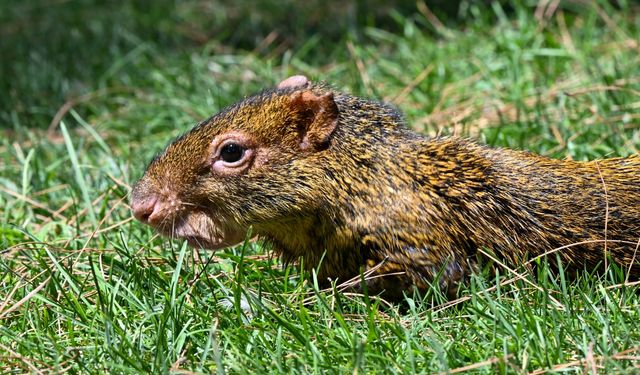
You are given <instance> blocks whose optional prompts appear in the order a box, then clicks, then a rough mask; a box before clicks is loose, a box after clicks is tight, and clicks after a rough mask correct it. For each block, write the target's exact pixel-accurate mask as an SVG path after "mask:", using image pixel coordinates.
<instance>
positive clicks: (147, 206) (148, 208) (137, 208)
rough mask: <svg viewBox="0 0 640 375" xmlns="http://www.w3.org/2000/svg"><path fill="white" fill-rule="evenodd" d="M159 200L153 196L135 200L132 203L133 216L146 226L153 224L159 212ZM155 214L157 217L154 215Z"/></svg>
mask: <svg viewBox="0 0 640 375" xmlns="http://www.w3.org/2000/svg"><path fill="white" fill-rule="evenodd" d="M159 208H160V207H159V205H158V198H156V197H154V196H151V197H145V198H143V199H135V198H134V199H133V201H132V202H131V209H132V210H133V216H135V218H136V219H138V220H140V221H141V222H143V223H145V224H151V221H155V220H154V218H157V216H158V215H157V211H158V210H159ZM154 213H155V214H156V215H154Z"/></svg>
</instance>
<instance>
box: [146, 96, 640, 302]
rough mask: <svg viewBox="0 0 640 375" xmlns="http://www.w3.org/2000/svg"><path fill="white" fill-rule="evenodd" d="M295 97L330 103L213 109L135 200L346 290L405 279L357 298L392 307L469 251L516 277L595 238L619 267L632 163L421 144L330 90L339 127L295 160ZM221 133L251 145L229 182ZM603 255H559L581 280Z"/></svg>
mask: <svg viewBox="0 0 640 375" xmlns="http://www.w3.org/2000/svg"><path fill="white" fill-rule="evenodd" d="M299 90H311V91H313V92H314V93H316V94H317V95H321V94H324V93H327V92H331V91H332V90H331V89H330V88H329V87H327V86H325V85H321V84H320V85H314V86H312V87H311V88H308V89H307V88H286V89H274V90H268V91H265V92H263V93H260V94H257V95H255V96H251V97H249V98H246V99H244V100H242V101H241V102H239V103H237V104H235V105H233V106H231V107H229V108H227V109H225V110H223V111H222V112H221V113H219V114H217V115H215V116H213V117H211V118H210V119H208V120H206V121H204V122H202V123H200V124H199V125H198V126H196V127H195V128H194V129H193V130H191V131H190V132H189V133H187V134H185V135H184V136H182V137H180V138H178V139H177V140H176V141H174V142H173V143H171V144H170V145H169V146H168V147H167V148H166V150H165V151H164V152H163V153H161V154H160V155H158V157H156V159H154V160H153V161H152V162H151V164H150V165H149V167H148V170H147V172H146V173H145V176H144V177H143V179H142V180H141V182H139V183H138V185H137V186H136V188H135V189H134V198H135V196H136V194H137V195H138V197H140V196H142V195H144V194H145V193H147V192H148V191H150V190H153V191H156V192H157V191H161V190H163V189H164V190H168V191H171V192H173V193H175V194H176V195H177V196H178V197H179V199H180V201H181V202H183V204H185V206H188V208H187V209H185V210H183V212H182V213H181V215H186V216H187V217H188V215H190V212H196V211H199V212H204V213H206V214H207V215H211V216H212V217H213V216H215V217H216V218H217V219H218V220H220V222H221V223H222V225H224V226H234V227H237V228H242V230H246V229H248V228H249V226H253V231H254V233H257V234H258V235H259V236H260V237H262V238H264V239H266V240H268V241H270V242H272V243H273V244H274V248H275V249H276V251H277V252H278V253H279V254H281V255H282V257H283V259H284V260H285V261H291V260H296V259H298V258H300V257H304V259H305V260H304V265H305V266H306V267H307V268H309V269H311V268H314V267H317V266H318V264H319V263H320V261H321V259H322V264H321V267H320V273H319V277H320V279H323V280H324V279H326V278H328V277H330V278H332V279H334V280H335V279H339V280H346V279H348V278H351V277H353V276H356V275H358V274H359V272H361V271H364V270H367V269H368V268H371V267H372V266H373V265H376V264H378V263H380V262H383V261H384V263H383V265H382V267H380V268H379V269H378V270H377V273H378V274H385V273H390V272H398V271H399V272H403V273H404V274H403V275H400V276H389V277H382V278H376V279H373V280H371V281H369V283H368V287H369V288H370V291H372V292H378V291H382V290H385V291H386V295H387V296H388V297H390V298H395V297H399V296H401V294H402V292H405V291H410V289H411V288H413V287H417V288H418V289H425V288H426V287H427V283H428V282H430V281H432V280H434V279H435V278H439V279H438V280H440V282H441V284H442V286H443V287H448V288H449V290H450V291H451V290H455V289H456V288H455V286H456V285H457V284H458V283H459V282H461V281H463V280H464V279H465V278H466V277H467V276H468V275H469V274H470V272H472V271H473V269H474V265H475V262H476V259H477V258H476V257H477V249H479V248H489V249H491V250H492V251H493V252H494V253H495V254H496V255H497V256H498V257H499V258H500V259H501V260H502V261H504V262H506V263H507V264H508V265H509V266H512V267H515V266H518V265H521V264H523V263H524V261H525V260H526V259H528V258H531V257H535V256H538V255H540V254H543V253H545V252H547V251H550V250H552V249H554V248H558V247H561V246H565V245H570V244H572V243H580V242H584V241H598V240H604V239H605V236H606V238H607V239H608V240H615V241H625V242H622V243H621V242H613V241H612V242H609V243H608V244H607V251H608V252H609V253H610V255H611V257H612V258H613V259H614V260H615V261H616V262H617V263H619V264H620V265H622V266H623V267H625V269H626V268H627V267H629V262H630V261H631V259H632V257H633V256H634V250H635V248H636V246H635V244H636V242H637V241H638V239H639V237H640V213H639V211H638V210H639V209H640V181H639V179H640V158H638V157H630V158H624V159H623V158H614V159H607V160H599V161H591V162H573V161H566V160H554V159H549V158H545V157H542V156H538V155H535V154H531V153H527V152H520V151H513V150H506V149H492V148H488V147H484V146H480V145H477V144H474V143H472V142H469V141H466V140H463V139H458V138H426V137H424V136H421V135H419V134H417V133H415V132H413V131H411V130H409V129H408V128H407V127H406V125H405V123H404V121H403V119H402V118H401V115H400V114H399V112H398V111H397V110H396V109H394V108H392V107H390V106H387V105H385V104H382V103H380V102H376V101H370V100H366V99H361V98H357V97H353V96H350V95H346V94H342V93H338V92H334V99H335V103H336V104H337V107H338V109H339V122H338V126H337V128H336V130H335V132H334V133H333V134H332V136H331V139H330V141H329V143H328V144H327V145H326V147H324V148H321V149H307V150H302V149H301V148H300V147H299V145H300V124H301V123H304V122H305V121H306V116H308V114H306V113H304V112H303V111H299V110H296V108H292V107H291V105H290V99H289V98H290V97H291V95H292V94H293V93H295V92H296V91H299ZM230 131H242V132H244V133H247V134H250V135H251V137H252V138H253V139H254V140H255V142H256V144H257V145H258V147H260V155H261V156H260V158H259V159H257V160H259V162H258V161H256V163H255V165H254V166H253V167H252V168H250V169H249V170H248V171H247V173H245V174H243V175H241V176H233V177H226V178H220V177H215V176H212V175H211V172H210V170H209V169H208V167H207V163H206V160H207V157H208V152H209V145H210V143H211V140H212V139H213V137H214V136H216V135H218V134H222V133H225V132H230ZM603 181H604V184H603ZM607 206H608V209H607ZM607 210H608V222H607V232H606V235H605V216H606V213H607ZM604 248H605V246H604V244H603V242H594V243H588V244H582V245H577V246H573V247H568V248H565V249H562V250H561V251H559V252H558V254H559V255H560V258H561V259H562V260H563V262H564V264H565V266H567V267H569V268H570V269H574V270H579V269H583V268H586V269H593V268H594V267H596V266H597V265H598V264H602V263H604ZM637 258H640V254H638V257H637ZM637 258H636V261H635V265H634V266H633V267H631V274H632V275H631V276H633V277H634V278H637V277H638V276H640V266H639V263H640V261H639V260H638V259H637ZM555 259H556V258H555V255H554V256H551V257H550V258H549V260H550V261H551V262H552V264H553V263H555Z"/></svg>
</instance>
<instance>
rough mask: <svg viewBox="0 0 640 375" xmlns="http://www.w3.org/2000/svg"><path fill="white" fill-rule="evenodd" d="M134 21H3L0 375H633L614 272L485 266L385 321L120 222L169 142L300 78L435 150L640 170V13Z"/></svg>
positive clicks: (215, 9)
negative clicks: (639, 157)
mask: <svg viewBox="0 0 640 375" xmlns="http://www.w3.org/2000/svg"><path fill="white" fill-rule="evenodd" d="M380 3H382V2H380ZM552 3H553V2H552ZM145 4H146V2H136V1H130V2H122V4H121V6H120V7H115V6H114V5H113V4H112V3H110V2H106V3H105V4H103V2H98V1H91V0H85V1H60V2H52V3H51V4H49V2H44V1H33V2H29V3H25V2H19V1H9V2H3V3H2V4H1V5H0V21H2V22H1V24H0V55H1V56H2V60H1V63H0V73H2V74H0V88H1V91H0V372H3V373H5V372H9V373H24V372H32V373H37V372H44V373H58V372H62V371H70V372H72V373H141V372H151V373H184V371H187V372H189V371H190V372H195V373H213V372H216V373H226V372H241V373H245V372H248V373H254V372H261V373H266V372H303V373H306V372H335V373H356V372H357V373H362V372H390V373H394V372H395V373H413V372H423V373H431V372H440V371H442V372H447V371H451V372H459V371H465V370H468V371H478V372H485V373H494V372H504V373H527V372H534V373H541V372H543V371H549V372H553V371H559V372H560V371H562V372H569V373H577V372H592V371H594V372H602V373H605V372H606V373H609V372H622V371H628V372H634V371H636V372H638V371H640V323H639V322H640V293H639V288H638V285H634V284H633V283H629V284H625V279H624V274H623V273H617V272H615V270H612V271H611V272H609V273H608V274H607V275H604V276H593V275H588V274H585V275H584V276H582V277H580V278H579V280H577V281H571V282H568V281H565V280H564V277H563V275H562V273H560V274H557V273H550V272H547V271H546V269H545V268H544V267H540V268H538V271H537V273H536V274H526V273H525V272H524V271H522V270H520V271H519V272H521V273H525V277H524V279H518V280H514V279H513V278H514V276H515V275H514V274H512V273H511V272H510V271H508V270H506V269H503V268H500V267H498V274H497V275H492V274H490V273H482V274H479V275H477V276H476V277H474V278H473V280H472V281H471V283H470V284H469V285H468V286H467V287H466V288H465V289H464V290H462V291H461V293H460V296H461V299H460V300H456V301H454V302H453V303H444V301H443V299H442V296H440V295H439V293H438V292H437V291H434V292H433V293H430V294H429V295H427V296H423V297H421V299H419V298H417V297H414V296H410V297H411V298H409V299H408V300H407V303H406V304H404V305H395V306H393V305H392V306H389V305H387V304H385V303H384V302H383V301H380V300H377V299H375V298H369V297H366V296H356V295H352V294H348V293H339V292H338V293H335V292H334V291H319V290H318V288H317V287H315V286H314V285H315V284H314V281H313V277H312V276H311V275H305V274H302V273H301V272H300V271H299V270H298V269H296V268H295V267H293V268H292V267H289V268H283V267H282V266H281V264H280V263H279V262H278V260H277V259H274V258H273V257H271V256H269V249H268V248H265V247H264V246H263V245H261V244H255V243H247V244H244V245H241V246H237V247H235V248H232V249H226V250H224V251H220V252H218V253H215V254H212V253H210V252H207V251H194V250H192V249H190V248H188V247H186V245H185V244H183V243H181V242H179V241H174V242H170V241H168V240H166V239H161V238H159V237H157V236H155V235H154V233H153V232H152V231H151V230H150V229H149V228H147V227H145V226H142V225H140V224H139V223H137V222H135V221H133V220H132V218H131V213H130V211H129V207H128V193H129V191H130V186H131V184H133V183H134V182H135V180H136V178H138V177H139V176H140V175H141V174H142V172H143V170H144V166H145V165H146V163H147V162H148V161H149V160H150V159H151V157H152V156H153V155H154V154H155V153H156V152H158V151H159V150H160V149H161V148H162V147H163V146H164V145H165V144H166V143H167V142H168V141H169V140H171V139H172V138H173V137H175V136H177V135H179V134H181V133H182V132H184V131H187V130H188V129H189V128H190V127H191V126H192V125H193V124H195V123H196V122H197V121H199V120H201V119H203V118H206V117H208V116H210V115H211V114H213V113H215V112H216V111H218V110H219V109H220V108H222V107H223V106H225V105H227V104H230V103H233V102H234V101H237V100H238V99H240V98H242V97H243V96H244V95H248V94H250V93H252V92H254V91H256V90H259V89H261V88H263V87H266V86H271V85H273V84H275V83H277V82H278V81H279V80H281V79H282V78H285V77H287V76H288V75H291V74H299V73H302V74H306V75H308V76H310V77H311V78H312V79H315V80H326V81H328V82H331V83H332V84H334V85H335V86H336V87H337V88H339V89H343V90H346V91H349V92H352V93H354V94H358V95H365V96H370V97H375V98H380V99H385V100H388V101H391V102H393V103H395V104H396V105H397V106H398V107H399V108H401V109H402V110H403V111H404V112H405V113H406V116H407V119H408V121H409V123H410V124H412V126H413V127H415V128H416V129H417V130H419V131H422V132H425V133H427V134H438V133H448V134H458V135H463V136H468V137H470V138H473V139H477V140H479V141H480V142H484V143H489V144H491V145H496V146H504V147H512V148H520V149H529V150H532V151H535V152H538V153H541V154H545V155H549V156H552V157H559V158H565V157H566V158H573V159H577V160H586V159H594V158H602V157H608V156H616V155H619V156H625V155H629V154H632V153H637V152H638V149H639V147H640V136H639V134H640V132H639V131H638V130H639V129H640V42H639V41H640V8H638V5H636V4H634V3H631V2H629V3H626V2H624V1H620V2H617V3H616V5H615V6H614V5H610V4H609V3H606V2H597V3H594V4H592V5H585V4H586V3H585V4H583V3H568V2H567V3H565V2H562V4H561V6H560V7H559V8H558V9H556V10H555V11H552V10H549V11H548V12H546V13H545V11H547V10H548V9H549V8H544V7H541V8H540V9H538V8H537V7H538V6H540V5H541V4H542V5H543V4H544V2H540V3H538V2H535V1H524V2H518V3H515V5H510V6H509V7H506V6H501V5H500V4H499V3H497V2H496V3H487V4H488V5H486V6H485V5H478V4H476V3H473V2H462V3H461V4H460V7H459V10H458V11H455V10H454V11H452V10H450V9H448V10H446V11H445V10H441V9H439V8H438V9H436V8H434V10H435V17H437V18H438V20H439V21H441V23H439V22H437V21H434V18H433V17H432V16H431V15H430V14H429V12H428V11H425V9H424V8H423V7H422V6H421V5H418V7H417V8H416V9H414V8H413V7H406V6H405V7H404V8H401V9H399V10H398V11H395V12H388V15H386V14H387V12H376V11H375V10H367V9H368V8H367V7H363V5H362V4H361V3H357V2H356V3H354V4H353V5H351V8H349V9H351V10H352V12H351V13H348V12H347V13H345V14H346V15H342V13H341V12H340V11H339V10H340V8H339V5H336V4H339V3H336V2H331V1H330V2H328V3H327V5H326V6H324V7H323V8H322V12H320V11H317V12H314V11H312V10H309V9H303V8H295V7H294V8H293V9H290V8H287V7H284V8H286V9H287V10H286V12H285V11H283V10H281V8H280V7H279V6H278V4H279V3H278V2H272V1H268V0H262V1H261V2H259V3H258V4H259V5H262V6H258V8H259V9H256V8H255V7H256V5H252V4H254V3H249V2H247V3H246V4H243V2H240V3H239V4H240V5H234V6H233V7H228V6H227V7H223V6H222V5H220V4H218V3H207V2H203V1H184V2H170V1H161V2H158V5H157V6H155V7H149V6H148V5H145ZM292 4H293V3H292ZM322 4H325V2H323V3H322ZM289 6H293V5H291V4H289ZM387 6H388V8H393V6H392V5H391V6H389V5H388V4H387ZM336 7H337V8H336ZM388 8H385V9H388ZM336 9H338V10H336ZM536 11H537V13H536ZM287 12H289V13H287ZM296 12H297V13H296ZM318 12H320V13H318ZM297 14H300V15H301V16H300V17H301V18H296V17H295V16H296V15H297ZM336 14H338V15H340V17H338V16H336ZM536 14H538V16H536ZM304 17H308V19H309V23H308V24H309V25H311V26H309V27H306V26H307V24H306V23H305V22H304ZM314 17H316V18H314ZM321 17H330V18H328V19H331V20H335V22H323V21H322V20H323V18H321ZM301 19H302V21H301ZM325 19H326V18H325ZM283 20H284V21H283ZM288 20H291V22H290V23H287V21H288ZM272 30H276V31H277V32H276V33H275V34H272V35H271V36H269V33H270V31H272ZM65 103H66V104H65ZM53 120H55V121H53ZM60 120H61V121H60Z"/></svg>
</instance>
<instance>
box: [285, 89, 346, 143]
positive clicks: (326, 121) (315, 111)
mask: <svg viewBox="0 0 640 375" xmlns="http://www.w3.org/2000/svg"><path fill="white" fill-rule="evenodd" d="M291 106H292V107H293V109H294V110H295V111H296V112H298V113H300V114H301V117H300V123H298V124H297V125H298V131H299V132H300V140H301V141H300V148H302V149H303V150H305V149H308V148H310V147H311V148H313V149H316V150H319V149H322V148H324V147H326V146H327V144H328V143H329V139H330V138H331V134H333V132H334V130H335V129H336V126H338V113H339V111H338V106H337V105H336V102H335V101H334V100H333V93H327V94H324V95H320V96H318V95H316V94H314V93H313V92H311V91H306V90H305V91H299V92H296V93H294V94H291Z"/></svg>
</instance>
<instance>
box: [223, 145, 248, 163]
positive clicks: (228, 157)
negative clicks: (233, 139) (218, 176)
mask: <svg viewBox="0 0 640 375" xmlns="http://www.w3.org/2000/svg"><path fill="white" fill-rule="evenodd" d="M242 156H244V147H242V146H240V145H239V144H237V143H229V144H226V145H224V146H223V147H222V150H220V159H221V160H222V161H224V162H225V163H235V162H237V161H238V160H240V159H242Z"/></svg>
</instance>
